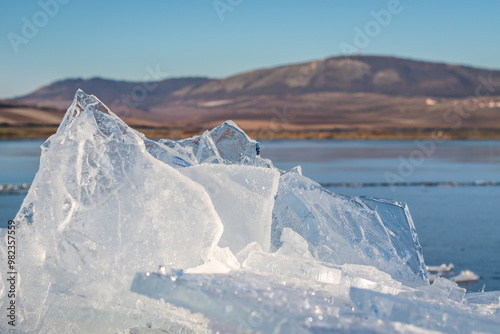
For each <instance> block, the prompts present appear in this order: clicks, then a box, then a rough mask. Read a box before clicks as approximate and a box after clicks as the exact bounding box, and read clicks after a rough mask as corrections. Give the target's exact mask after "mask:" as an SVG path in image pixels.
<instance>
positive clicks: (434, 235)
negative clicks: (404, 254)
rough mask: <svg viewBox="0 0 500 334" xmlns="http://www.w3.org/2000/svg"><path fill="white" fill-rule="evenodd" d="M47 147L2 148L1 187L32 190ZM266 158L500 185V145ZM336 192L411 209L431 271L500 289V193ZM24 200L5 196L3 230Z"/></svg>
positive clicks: (374, 147) (304, 150) (331, 170)
mask: <svg viewBox="0 0 500 334" xmlns="http://www.w3.org/2000/svg"><path fill="white" fill-rule="evenodd" d="M41 144H42V141H0V184H6V183H15V184H20V183H31V181H32V180H33V177H34V175H35V173H36V171H37V169H38V163H39V155H40V148H39V147H40V145H41ZM261 152H262V156H263V157H265V158H270V159H272V160H273V162H274V164H275V165H276V166H277V167H279V168H282V169H289V168H291V167H294V166H296V165H301V166H302V169H303V174H304V175H306V176H309V177H311V178H312V179H314V180H316V181H318V182H320V183H360V182H384V183H391V182H446V181H456V182H475V181H497V182H498V181H500V141H460V140H457V141H447V142H443V143H439V144H436V145H435V147H434V146H426V147H424V148H422V147H421V146H418V145H417V143H416V142H414V141H312V140H311V141H307V140H301V141H267V142H266V141H264V142H263V143H262V149H261ZM329 189H330V190H331V191H333V192H337V193H343V194H348V195H368V196H374V197H383V198H392V199H396V200H400V201H404V202H407V203H408V205H409V207H410V210H411V213H412V216H413V220H414V222H415V226H416V228H417V232H418V234H419V238H420V242H421V244H422V247H423V250H424V257H425V260H426V263H427V264H430V265H439V264H441V263H449V262H452V263H454V264H455V272H456V273H457V274H458V273H459V272H460V270H463V269H470V270H472V271H474V272H475V273H476V274H478V275H480V276H481V280H480V282H479V283H477V284H471V285H467V286H465V287H467V288H468V289H469V290H471V291H478V290H479V289H481V287H482V286H483V284H485V285H486V290H500V186H486V187H484V186H475V187H473V186H458V187H442V186H438V187H424V186H410V187H408V186H397V187H391V186H381V187H337V188H329ZM23 197H24V195H8V196H7V195H0V226H5V224H6V222H7V220H8V219H11V218H13V217H14V216H15V214H16V212H17V210H18V209H19V206H20V205H21V202H22V200H23Z"/></svg>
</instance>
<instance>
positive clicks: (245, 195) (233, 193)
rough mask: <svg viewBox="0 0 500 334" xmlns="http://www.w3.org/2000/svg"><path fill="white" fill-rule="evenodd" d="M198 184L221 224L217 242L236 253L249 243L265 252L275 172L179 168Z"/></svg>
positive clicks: (245, 168)
mask: <svg viewBox="0 0 500 334" xmlns="http://www.w3.org/2000/svg"><path fill="white" fill-rule="evenodd" d="M179 171H180V173H182V174H183V175H185V176H186V177H188V178H190V179H191V180H194V181H195V182H197V183H199V184H200V185H202V186H203V187H204V188H205V190H206V191H207V193H208V194H209V195H210V198H211V200H212V203H213V205H214V207H215V210H216V211H217V212H218V213H219V217H220V219H221V220H222V223H223V224H224V232H223V234H222V238H221V240H220V242H219V246H221V247H229V249H230V250H231V251H232V252H233V253H234V254H236V253H238V252H239V251H240V250H241V249H243V247H245V246H246V245H248V244H249V243H251V242H257V243H258V244H259V245H260V246H261V247H262V249H263V250H264V251H268V250H269V246H270V242H271V239H270V235H271V220H272V211H273V206H274V196H275V195H276V191H277V189H278V183H279V172H278V171H277V170H275V169H270V168H261V167H253V166H236V165H216V164H202V165H198V166H193V167H189V168H182V169H179Z"/></svg>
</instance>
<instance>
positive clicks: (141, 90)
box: [0, 56, 500, 137]
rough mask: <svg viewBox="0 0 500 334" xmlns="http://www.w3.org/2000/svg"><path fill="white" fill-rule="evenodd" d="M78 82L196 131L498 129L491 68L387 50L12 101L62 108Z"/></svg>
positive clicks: (119, 103)
mask: <svg viewBox="0 0 500 334" xmlns="http://www.w3.org/2000/svg"><path fill="white" fill-rule="evenodd" d="M78 88H81V89H83V90H84V91H86V92H87V93H91V94H94V95H96V96H97V97H99V98H100V99H101V100H102V101H103V102H104V103H106V104H107V105H108V106H109V107H111V109H112V110H113V111H114V112H116V113H117V114H118V115H119V116H121V117H122V118H124V119H125V121H126V122H127V123H129V124H131V125H134V126H138V125H144V126H163V127H182V128H190V129H202V128H209V127H211V126H213V125H215V124H217V123H220V122H222V121H224V120H226V119H233V120H234V121H236V122H237V123H238V124H239V125H240V126H242V127H243V128H244V129H245V130H247V131H253V132H259V133H260V135H261V136H265V137H270V136H279V133H280V132H283V131H286V132H296V133H299V132H311V133H312V132H315V131H316V132H317V131H320V132H335V131H337V132H338V131H341V132H342V131H348V132H349V131H350V132H355V131H362V132H363V131H364V132H371V133H374V132H381V133H390V132H392V133H421V132H422V131H423V132H431V131H432V130H434V129H438V128H439V129H445V130H446V129H451V130H453V131H464V132H471V131H472V132H481V131H483V132H494V133H498V134H499V135H500V97H499V96H500V92H498V91H499V90H500V71H495V70H484V69H476V68H472V67H466V66H458V65H447V64H439V63H429V62H422V61H414V60H408V59H400V58H394V57H379V56H357V57H351V58H344V57H337V58H329V59H325V60H319V61H313V62H307V63H302V64H295V65H288V66H281V67H276V68H269V69H261V70H256V71H251V72H247V73H242V74H239V75H235V76H232V77H229V78H225V79H220V80H210V79H206V78H179V79H167V80H163V81H160V82H158V83H141V82H124V81H114V80H105V79H100V78H94V79H88V80H82V79H71V80H63V81H59V82H56V83H53V84H51V85H48V86H46V87H43V88H41V89H39V90H37V91H35V92H33V93H31V94H29V95H26V96H22V97H19V98H17V99H15V100H16V101H17V102H20V103H24V104H34V105H37V106H43V107H53V108H64V109H65V108H67V107H68V106H69V105H70V103H71V100H72V97H73V95H74V93H75V91H76V90H77V89H78ZM478 92H479V94H482V95H487V96H483V97H479V96H475V95H476V94H478ZM490 94H491V96H490ZM0 116H2V114H1V113H0Z"/></svg>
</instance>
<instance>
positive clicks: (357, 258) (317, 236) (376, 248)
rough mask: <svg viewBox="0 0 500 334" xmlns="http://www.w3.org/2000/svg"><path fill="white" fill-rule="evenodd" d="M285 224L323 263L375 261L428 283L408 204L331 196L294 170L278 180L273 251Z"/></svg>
mask: <svg viewBox="0 0 500 334" xmlns="http://www.w3.org/2000/svg"><path fill="white" fill-rule="evenodd" d="M286 227H288V228H291V229H292V230H294V231H295V232H297V233H298V234H300V235H301V236H302V237H304V239H305V240H307V242H308V243H309V245H310V247H311V248H312V253H313V254H316V256H317V258H318V259H319V260H321V261H325V262H329V263H332V264H338V265H342V264H345V263H351V264H364V265H371V266H374V267H376V268H378V269H380V270H382V271H384V272H386V273H389V274H390V275H391V276H392V277H393V278H396V279H399V280H404V281H412V282H422V283H426V282H428V280H427V271H426V268H425V263H424V259H423V255H422V249H421V247H420V244H419V241H418V237H417V234H416V231H415V227H414V225H413V221H412V219H411V216H410V213H409V210H408V207H407V206H406V204H405V203H400V202H396V201H389V200H382V199H376V198H368V197H349V196H343V195H337V194H333V193H331V192H329V191H327V190H325V189H324V188H322V187H321V186H320V185H319V184H318V183H316V182H314V181H312V180H310V179H308V178H307V177H304V176H302V175H300V174H298V173H296V172H294V171H290V172H287V173H285V174H283V175H282V176H281V178H280V185H279V188H278V194H277V198H276V202H275V206H274V211H273V228H272V232H273V234H272V236H271V243H272V245H273V247H274V249H278V248H279V247H280V241H279V238H280V235H281V232H282V231H283V229H284V228H286Z"/></svg>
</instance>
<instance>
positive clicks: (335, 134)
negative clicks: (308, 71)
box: [0, 126, 500, 140]
mask: <svg viewBox="0 0 500 334" xmlns="http://www.w3.org/2000/svg"><path fill="white" fill-rule="evenodd" d="M134 129H135V130H137V131H139V132H141V133H143V134H144V135H145V136H146V137H148V138H175V139H178V138H187V137H191V136H194V135H199V134H202V133H203V132H204V131H205V130H206V129H187V130H184V129H177V128H153V127H140V126H139V127H134ZM243 130H245V129H243ZM56 131H57V126H0V140H13V139H46V138H48V137H50V136H51V135H52V134H54V133H55V132H56ZM245 131H246V133H247V134H248V136H250V137H251V138H255V139H352V140H376V139H379V140H380V139H387V140H404V139H406V140H412V139H432V138H434V139H435V138H436V132H435V131H434V130H433V129H377V130H366V129H341V130H317V131H316V130H307V129H306V130H302V131H299V130H282V131H263V130H259V131H256V130H245ZM440 135H441V137H439V138H440V139H470V140H480V139H500V130H499V129H450V130H443V131H442V132H441V134H440Z"/></svg>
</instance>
